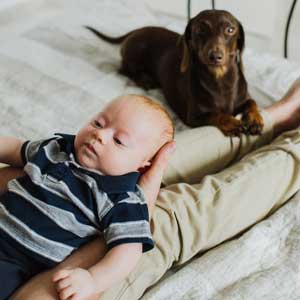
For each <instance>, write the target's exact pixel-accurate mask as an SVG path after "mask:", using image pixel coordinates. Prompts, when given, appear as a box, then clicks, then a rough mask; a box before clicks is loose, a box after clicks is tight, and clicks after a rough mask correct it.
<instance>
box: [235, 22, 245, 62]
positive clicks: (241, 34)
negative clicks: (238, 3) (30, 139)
mask: <svg viewBox="0 0 300 300" xmlns="http://www.w3.org/2000/svg"><path fill="white" fill-rule="evenodd" d="M238 23H239V35H238V38H237V54H236V60H237V63H238V64H240V65H242V52H243V50H244V48H245V32H244V28H243V26H242V24H241V23H240V22H238Z"/></svg>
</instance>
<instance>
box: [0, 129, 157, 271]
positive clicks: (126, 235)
mask: <svg viewBox="0 0 300 300" xmlns="http://www.w3.org/2000/svg"><path fill="white" fill-rule="evenodd" d="M74 138H75V136H73V135H66V134H57V135H55V136H54V137H52V138H50V139H44V140H39V141H27V142H25V143H24V144H23V146H22V149H21V155H22V159H23V161H24V165H25V167H24V171H25V173H26V175H25V176H23V177H21V178H18V179H14V180H11V181H10V182H9V183H8V192H6V193H5V194H3V195H2V196H1V198H0V239H2V242H3V240H5V241H8V242H9V243H11V244H13V245H14V246H15V247H17V248H19V249H21V250H23V251H24V252H25V253H26V254H27V255H30V256H31V257H34V258H35V259H36V260H38V261H40V262H43V263H45V264H47V265H49V266H53V265H55V264H57V263H59V262H61V261H62V260H64V259H65V258H66V257H67V256H68V255H70V254H71V253H72V252H73V251H74V250H75V249H77V248H78V247H80V246H81V245H83V244H85V243H87V242H88V241H90V240H91V239H93V238H94V237H95V236H96V235H97V234H103V236H104V238H105V240H106V243H107V247H108V249H111V248H112V247H114V246H117V245H120V244H124V243H142V244H143V251H144V252H145V251H148V250H150V249H152V248H153V241H152V238H151V233H150V226H149V221H148V218H149V215H148V208H147V204H146V201H145V198H144V197H143V193H142V191H141V189H140V188H139V186H138V185H137V180H138V177H139V173H138V172H132V173H128V174H125V175H121V176H109V175H103V174H101V173H100V172H98V171H96V170H92V169H87V168H84V167H82V166H80V165H79V164H78V163H77V162H76V159H75V154H74Z"/></svg>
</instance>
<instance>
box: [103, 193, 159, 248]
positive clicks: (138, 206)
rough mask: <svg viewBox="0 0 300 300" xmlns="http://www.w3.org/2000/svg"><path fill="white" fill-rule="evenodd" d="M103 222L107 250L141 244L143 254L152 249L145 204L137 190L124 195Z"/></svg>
mask: <svg viewBox="0 0 300 300" xmlns="http://www.w3.org/2000/svg"><path fill="white" fill-rule="evenodd" d="M126 194H127V195H128V197H125V198H124V199H123V200H120V201H119V202H118V203H117V204H115V206H114V207H113V208H112V209H111V210H110V211H109V212H108V213H107V214H106V216H105V217H104V220H103V225H104V230H103V233H104V237H105V240H106V243H107V247H108V249H111V248H113V247H115V246H117V245H120V244H126V243H142V244H143V252H146V251H149V250H151V249H152V248H153V246H154V244H153V240H152V237H151V232H150V224H149V214H148V206H147V203H146V201H145V199H144V197H143V195H142V193H140V191H139V190H137V192H128V193H126Z"/></svg>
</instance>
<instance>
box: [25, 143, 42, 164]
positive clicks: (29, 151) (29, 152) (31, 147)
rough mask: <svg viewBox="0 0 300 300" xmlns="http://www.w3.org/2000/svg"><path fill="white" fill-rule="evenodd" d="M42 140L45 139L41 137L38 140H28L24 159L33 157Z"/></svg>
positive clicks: (27, 159)
mask: <svg viewBox="0 0 300 300" xmlns="http://www.w3.org/2000/svg"><path fill="white" fill-rule="evenodd" d="M44 141H45V140H44V139H42V140H38V141H32V142H31V141H30V142H28V144H27V146H26V149H25V157H26V161H29V160H31V159H32V158H33V156H34V155H35V154H36V153H37V152H38V150H39V147H40V145H41V144H42V142H44Z"/></svg>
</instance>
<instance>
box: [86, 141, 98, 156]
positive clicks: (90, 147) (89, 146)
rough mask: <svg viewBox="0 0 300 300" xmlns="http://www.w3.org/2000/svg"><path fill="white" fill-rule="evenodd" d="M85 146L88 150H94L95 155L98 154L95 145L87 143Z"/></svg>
mask: <svg viewBox="0 0 300 300" xmlns="http://www.w3.org/2000/svg"><path fill="white" fill-rule="evenodd" d="M84 145H85V147H86V148H87V149H88V151H90V152H92V153H93V154H94V155H96V156H98V154H97V152H96V150H95V148H94V146H93V145H92V144H91V143H85V144H84Z"/></svg>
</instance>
